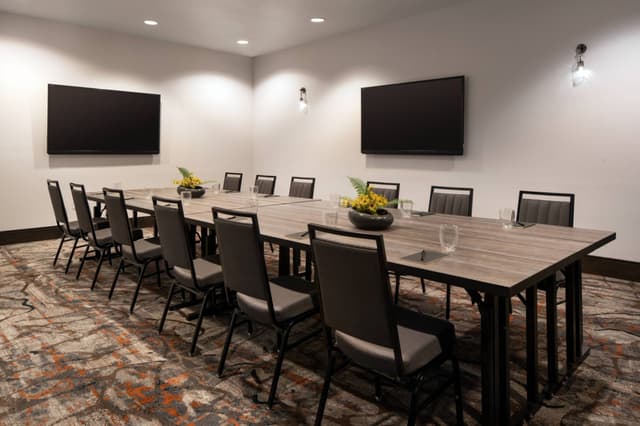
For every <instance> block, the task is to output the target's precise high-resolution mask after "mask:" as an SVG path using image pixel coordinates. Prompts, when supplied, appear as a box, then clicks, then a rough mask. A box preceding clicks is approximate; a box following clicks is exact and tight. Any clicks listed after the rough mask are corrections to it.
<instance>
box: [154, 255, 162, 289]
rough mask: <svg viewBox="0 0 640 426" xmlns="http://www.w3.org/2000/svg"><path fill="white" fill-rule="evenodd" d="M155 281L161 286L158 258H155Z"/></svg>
mask: <svg viewBox="0 0 640 426" xmlns="http://www.w3.org/2000/svg"><path fill="white" fill-rule="evenodd" d="M155 264H156V281H157V283H158V288H161V287H162V280H161V279H160V259H156V262H155Z"/></svg>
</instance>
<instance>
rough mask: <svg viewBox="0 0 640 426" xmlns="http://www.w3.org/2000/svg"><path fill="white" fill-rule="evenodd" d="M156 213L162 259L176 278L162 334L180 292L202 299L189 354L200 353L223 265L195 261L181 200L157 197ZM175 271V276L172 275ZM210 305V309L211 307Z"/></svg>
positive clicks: (164, 317) (172, 286) (168, 299)
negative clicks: (200, 340)
mask: <svg viewBox="0 0 640 426" xmlns="http://www.w3.org/2000/svg"><path fill="white" fill-rule="evenodd" d="M153 210H154V213H155V217H156V223H157V225H158V234H159V237H160V245H161V246H162V256H163V257H164V260H165V268H166V270H167V274H168V275H169V276H170V277H171V278H172V282H171V289H170V290H169V296H168V297H167V303H166V304H165V307H164V312H163V313H162V318H161V319H160V325H159V327H158V332H159V333H162V329H163V328H164V323H165V321H166V319H167V313H168V312H169V307H170V306H171V299H172V298H173V295H174V294H175V292H176V290H178V289H177V288H176V286H177V287H179V288H180V289H182V290H184V291H187V292H189V293H191V294H195V295H196V296H198V297H202V304H201V305H200V314H199V316H198V322H197V323H196V328H195V330H194V332H193V338H192V339H191V348H190V350H189V354H190V355H193V354H195V351H196V345H197V343H198V336H199V334H200V328H201V327H202V319H203V317H204V314H205V310H206V308H207V306H211V307H214V306H215V305H216V291H217V290H220V291H222V288H223V284H222V282H223V275H222V268H221V267H220V265H218V264H216V263H214V262H211V261H209V260H207V259H204V258H196V259H194V258H193V255H192V252H191V243H190V239H191V236H190V235H191V234H190V231H189V228H188V227H187V225H186V223H185V220H184V211H183V209H182V202H180V200H172V199H168V198H161V197H153ZM170 268H173V272H170ZM209 303H210V305H209Z"/></svg>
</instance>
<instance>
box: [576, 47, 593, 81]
mask: <svg viewBox="0 0 640 426" xmlns="http://www.w3.org/2000/svg"><path fill="white" fill-rule="evenodd" d="M586 51H587V45H586V44H583V43H580V44H579V45H578V46H577V47H576V63H575V65H574V66H573V75H572V77H573V85H574V86H579V85H581V84H582V83H584V82H585V81H586V80H587V79H588V78H589V76H590V75H591V71H589V70H588V69H586V68H585V66H584V60H583V59H582V56H583V55H584V53H585V52H586Z"/></svg>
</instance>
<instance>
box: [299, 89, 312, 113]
mask: <svg viewBox="0 0 640 426" xmlns="http://www.w3.org/2000/svg"><path fill="white" fill-rule="evenodd" d="M298 108H299V109H300V111H301V112H304V113H306V112H307V109H308V108H309V104H308V103H307V89H305V88H304V87H301V88H300V97H299V98H298Z"/></svg>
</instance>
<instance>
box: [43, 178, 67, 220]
mask: <svg viewBox="0 0 640 426" xmlns="http://www.w3.org/2000/svg"><path fill="white" fill-rule="evenodd" d="M47 189H48V190H49V198H51V206H52V207H53V214H54V216H55V218H56V225H58V228H60V229H61V230H62V231H63V232H69V216H68V215H67V209H66V208H65V207H64V199H63V198H62V191H60V183H59V182H58V181H57V180H52V179H47Z"/></svg>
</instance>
